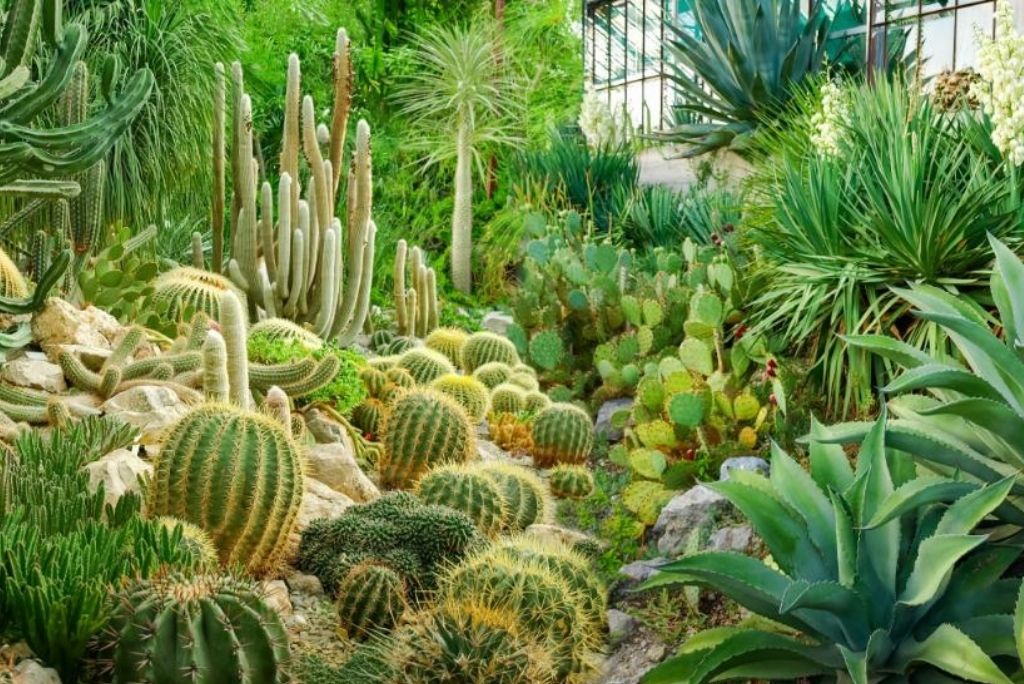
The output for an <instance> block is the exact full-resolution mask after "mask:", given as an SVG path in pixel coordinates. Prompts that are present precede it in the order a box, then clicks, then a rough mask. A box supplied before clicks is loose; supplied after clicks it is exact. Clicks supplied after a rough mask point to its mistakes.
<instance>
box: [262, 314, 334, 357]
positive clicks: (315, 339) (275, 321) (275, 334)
mask: <svg viewBox="0 0 1024 684" xmlns="http://www.w3.org/2000/svg"><path fill="white" fill-rule="evenodd" d="M257 336H264V337H266V338H268V339H271V340H280V341H282V342H298V343H299V344H301V345H302V346H303V347H305V348H306V349H309V350H310V351H316V350H317V349H320V348H322V347H323V346H324V341H323V339H322V338H321V337H320V336H319V335H317V334H316V333H315V332H313V331H312V330H310V329H308V328H304V327H303V326H301V325H299V324H298V323H293V322H292V321H290V320H288V319H287V318H264V319H263V320H262V321H260V322H258V323H254V324H253V325H252V327H250V328H249V339H250V340H251V339H253V338H254V337H257Z"/></svg>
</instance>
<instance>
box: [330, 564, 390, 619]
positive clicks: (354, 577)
mask: <svg viewBox="0 0 1024 684" xmlns="http://www.w3.org/2000/svg"><path fill="white" fill-rule="evenodd" d="M335 606H336V607H337V611H338V620H339V622H340V623H341V627H342V628H343V629H344V630H345V632H346V633H348V635H349V636H351V637H356V638H363V637H366V636H369V635H371V634H373V633H374V632H376V631H386V630H390V629H391V628H392V627H394V626H395V624H396V623H397V622H398V620H399V618H401V617H402V613H404V612H405V608H406V588H405V581H404V580H403V579H402V577H401V576H400V575H399V574H398V573H397V572H395V571H394V570H392V569H391V568H388V567H386V566H384V565H380V564H377V563H373V562H369V563H361V564H359V565H357V566H355V567H354V568H352V569H351V570H349V572H348V574H347V575H346V576H345V578H344V579H343V580H342V581H341V583H340V584H339V585H338V600H337V601H336V602H335Z"/></svg>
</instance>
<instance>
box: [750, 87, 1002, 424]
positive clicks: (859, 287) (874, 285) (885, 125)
mask: <svg viewBox="0 0 1024 684" xmlns="http://www.w3.org/2000/svg"><path fill="white" fill-rule="evenodd" d="M800 102H801V105H800V107H798V108H797V111H796V112H795V113H794V119H795V123H794V125H793V126H791V127H790V130H788V131H787V132H783V133H780V134H776V135H774V136H768V139H767V142H766V143H765V147H766V149H767V150H768V153H767V154H766V155H765V156H764V157H763V158H762V159H761V160H760V162H759V164H758V172H757V175H756V177H755V181H754V183H753V184H752V185H753V191H752V203H753V208H752V210H751V211H750V213H749V221H748V223H749V224H750V225H751V226H752V229H751V230H750V232H749V235H750V237H751V238H752V240H753V242H754V243H755V245H756V247H757V249H758V250H759V251H760V253H761V254H762V256H763V257H764V264H765V265H764V269H765V273H764V274H763V275H764V276H765V280H766V283H767V287H766V289H765V291H764V292H763V294H762V295H761V296H760V298H759V299H757V300H756V301H755V303H754V305H753V309H752V315H753V316H754V319H755V321H756V322H757V327H758V328H759V329H760V330H767V329H772V330H775V331H777V332H779V333H780V334H781V335H782V336H783V337H784V339H785V341H786V342H787V343H788V344H790V345H792V346H794V347H797V348H799V349H802V350H804V351H807V352H809V353H810V354H811V355H812V356H813V357H814V358H815V360H816V363H817V365H816V371H817V373H818V374H819V375H820V379H821V382H822V387H823V390H824V395H825V398H826V399H827V402H828V405H829V407H830V408H831V409H832V410H833V411H834V412H840V413H849V412H853V411H857V410H863V409H865V408H867V407H868V406H869V405H870V404H871V402H872V401H873V394H874V391H875V388H876V387H877V386H878V385H880V384H884V382H885V379H886V378H887V377H888V369H887V367H886V365H885V364H884V363H883V362H881V361H880V360H878V359H872V358H871V356H870V355H869V354H868V353H867V352H866V351H863V350H858V349H850V348H849V347H848V346H847V345H846V343H845V342H843V340H842V339H841V335H853V334H863V333H889V334H892V335H895V336H896V337H898V338H900V339H902V340H903V341H905V342H907V343H908V344H911V345H913V346H914V347H916V348H919V349H930V350H933V351H936V352H940V351H941V350H942V349H944V348H945V346H946V337H945V335H944V334H942V333H941V331H940V330H939V329H938V328H937V327H936V326H934V325H932V324H930V323H928V322H927V321H920V320H919V319H916V318H914V317H912V316H909V315H908V310H909V305H908V304H907V303H906V302H905V301H904V300H903V299H902V298H901V297H899V296H898V295H897V294H895V293H894V292H893V291H892V289H891V288H892V287H893V286H902V285H903V284H905V283H907V282H915V283H927V284H930V285H934V286H937V287H941V288H944V289H947V290H949V291H951V292H956V293H957V294H958V295H959V296H961V297H976V296H979V295H983V292H982V291H981V288H980V286H981V285H982V284H983V281H984V278H985V275H984V273H983V271H984V269H985V268H986V267H987V266H988V265H989V263H990V262H991V252H990V249H989V246H988V239H987V235H988V234H990V233H991V234H992V235H996V236H1003V237H1006V238H1008V239H1010V240H1011V241H1016V240H1017V239H1018V237H1019V236H1020V234H1021V224H1020V221H1019V220H1018V217H1017V215H1016V212H1017V209H1018V207H1019V204H1020V198H1019V188H1018V186H1016V185H1015V184H1014V183H1013V182H1012V181H1011V180H1010V179H1009V177H1008V176H1007V175H1006V174H1004V173H1002V170H1001V169H999V168H994V167H993V163H992V157H991V156H990V155H989V154H988V153H987V152H986V151H983V150H981V149H979V148H978V147H976V146H974V145H973V144H972V142H971V140H972V139H974V138H973V137H972V136H968V135H967V129H968V128H969V126H970V125H969V124H965V123H964V122H963V121H962V120H961V119H959V118H957V117H956V116H952V115H948V114H946V113H944V112H941V111H939V110H937V109H936V108H935V107H934V106H933V105H932V104H931V103H930V101H929V100H928V98H927V97H925V96H924V95H922V94H919V93H917V92H914V91H912V90H911V89H910V88H909V87H908V86H907V85H906V84H903V83H901V82H898V81H896V82H881V83H879V84H877V85H876V86H875V87H870V86H860V87H854V88H852V92H850V93H849V97H848V98H847V105H846V110H845V113H844V117H843V119H844V120H843V121H840V122H833V123H834V125H835V126H836V127H837V129H838V132H837V133H836V136H837V138H838V140H837V141H836V144H837V145H838V146H839V147H838V150H839V152H838V153H837V154H834V153H832V152H830V151H828V150H824V149H818V148H816V147H815V146H814V144H813V143H812V138H813V135H812V131H813V126H812V124H811V118H812V112H813V111H816V109H817V107H818V105H817V104H816V103H815V101H814V98H813V97H812V96H805V97H801V98H800Z"/></svg>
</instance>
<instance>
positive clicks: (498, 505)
mask: <svg viewBox="0 0 1024 684" xmlns="http://www.w3.org/2000/svg"><path fill="white" fill-rule="evenodd" d="M416 494H417V496H419V497H420V499H422V500H423V501H424V502H425V503H428V504H438V505H441V506H447V507H448V508H454V509H455V510H457V511H462V512H463V513H465V514H466V515H468V516H469V517H470V519H472V521H473V522H474V523H475V524H476V527H477V529H478V530H480V532H481V533H482V534H485V535H487V536H489V537H494V536H497V534H498V533H499V532H500V531H501V527H502V523H503V522H504V520H505V502H504V499H503V497H502V490H501V487H500V485H499V484H498V482H497V481H496V480H495V479H493V478H491V477H488V476H487V474H486V473H483V472H481V471H479V470H477V469H475V468H473V467H471V466H466V465H462V464H459V465H443V466H440V467H438V468H435V469H433V470H431V471H430V472H429V473H427V474H426V475H424V476H423V477H422V479H420V481H419V483H418V484H417V485H416Z"/></svg>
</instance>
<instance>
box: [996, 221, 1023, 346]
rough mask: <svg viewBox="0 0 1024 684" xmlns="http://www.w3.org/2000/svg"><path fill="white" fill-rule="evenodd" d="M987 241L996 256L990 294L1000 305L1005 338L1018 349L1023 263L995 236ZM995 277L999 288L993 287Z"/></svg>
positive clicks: (1019, 341) (1021, 319)
mask: <svg viewBox="0 0 1024 684" xmlns="http://www.w3.org/2000/svg"><path fill="white" fill-rule="evenodd" d="M988 241H989V244H991V245H992V251H993V252H995V255H996V263H995V268H994V269H993V271H992V277H993V287H992V294H993V298H994V299H995V301H996V304H997V305H1000V304H1001V306H999V316H1000V320H1001V322H1002V324H1003V328H1005V329H1006V335H1007V338H1008V339H1011V340H1013V342H1014V344H1016V345H1017V346H1018V347H1020V346H1024V338H1022V337H1021V332H1022V330H1021V328H1020V326H1021V325H1024V263H1022V262H1021V260H1020V259H1019V258H1018V257H1017V255H1016V254H1014V252H1013V250H1011V249H1010V248H1009V247H1007V246H1006V245H1005V244H1004V243H1002V242H1001V241H1000V240H999V239H998V238H996V237H995V236H993V235H989V236H988ZM997 277H998V280H999V282H1000V285H1001V287H996V286H995V282H996V279H997ZM1000 293H1001V294H1000Z"/></svg>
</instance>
